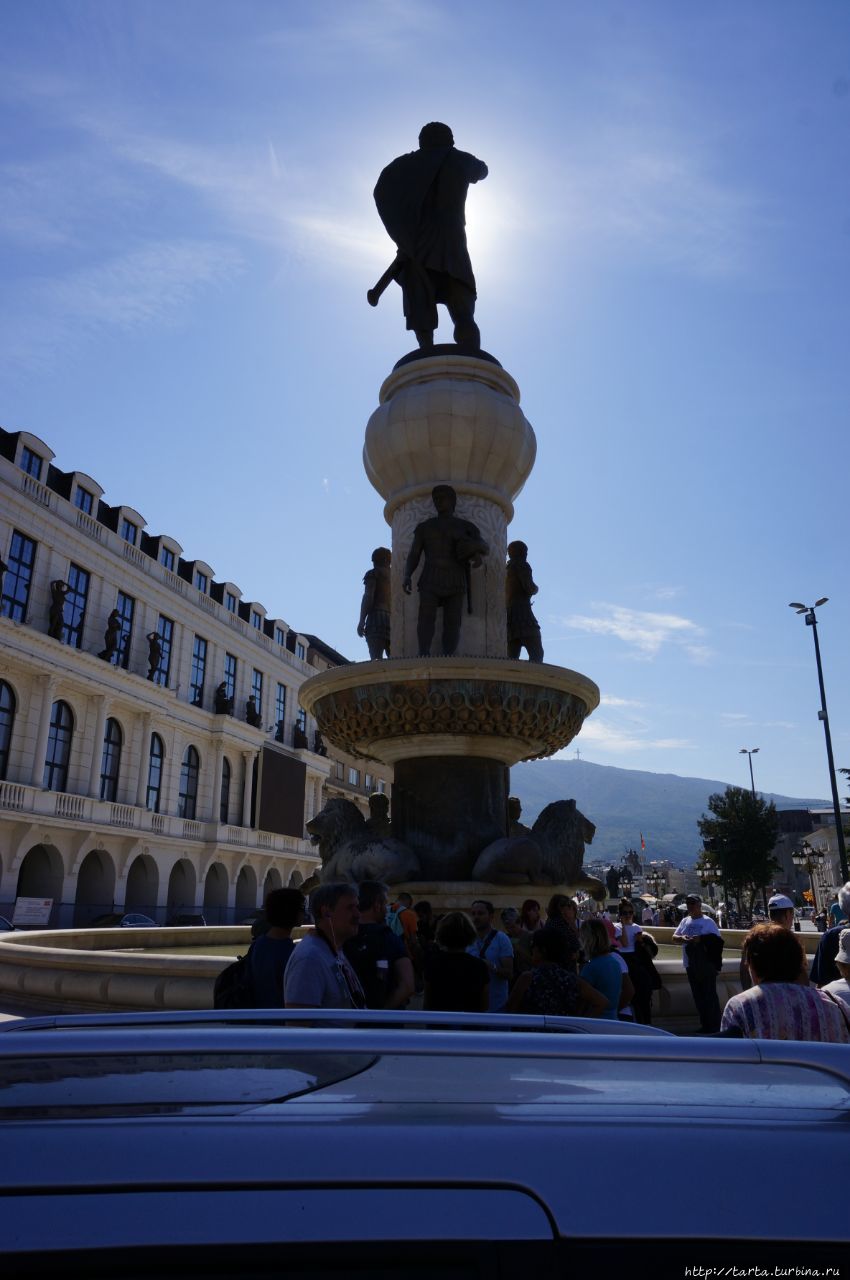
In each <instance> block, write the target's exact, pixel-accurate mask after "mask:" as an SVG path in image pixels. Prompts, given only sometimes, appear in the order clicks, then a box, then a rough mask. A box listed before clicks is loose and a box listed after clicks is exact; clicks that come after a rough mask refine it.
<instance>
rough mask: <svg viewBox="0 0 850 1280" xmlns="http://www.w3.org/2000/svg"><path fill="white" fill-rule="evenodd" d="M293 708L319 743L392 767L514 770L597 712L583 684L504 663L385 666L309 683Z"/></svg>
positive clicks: (562, 673) (593, 690)
mask: <svg viewBox="0 0 850 1280" xmlns="http://www.w3.org/2000/svg"><path fill="white" fill-rule="evenodd" d="M299 700H300V702H301V705H302V706H303V707H305V708H306V710H307V711H308V712H309V714H310V715H312V716H314V717H315V719H316V722H317V723H318V726H319V729H320V731H321V733H322V736H323V737H325V738H326V739H327V740H328V741H329V742H331V743H333V745H334V746H336V747H339V748H340V749H341V750H343V751H347V752H349V753H350V754H352V755H356V756H363V757H365V758H367V759H375V760H380V761H381V762H382V763H383V764H389V765H395V764H397V763H398V762H399V761H403V760H406V759H409V758H411V757H420V756H441V757H446V756H449V757H452V756H455V757H457V756H478V757H483V758H485V759H489V760H494V761H498V762H499V763H500V764H504V765H512V764H517V763H518V762H519V761H520V760H534V759H538V758H540V757H543V756H549V755H552V754H553V753H554V752H555V751H560V750H561V749H562V748H563V747H566V746H567V745H568V744H569V743H570V742H572V740H573V738H574V737H575V736H576V734H577V733H578V732H579V730H580V729H581V726H582V724H583V722H584V720H585V718H586V717H587V716H588V715H590V713H591V712H592V711H594V710H595V709H596V707H597V706H598V705H599V689H598V688H597V686H596V685H595V684H594V683H593V681H592V680H589V679H588V678H587V676H583V675H580V674H579V672H577V671H569V670H567V669H566V668H565V667H556V666H553V665H550V664H548V663H543V662H540V663H532V662H518V661H512V660H510V659H507V658H469V657H452V658H389V659H385V660H384V661H381V662H356V663H351V664H349V665H348V666H345V667H336V668H333V669H332V670H329V671H323V672H322V673H321V674H320V675H316V676H313V677H311V679H309V680H307V681H306V682H305V683H304V684H303V685H302V686H301V689H300V690H299Z"/></svg>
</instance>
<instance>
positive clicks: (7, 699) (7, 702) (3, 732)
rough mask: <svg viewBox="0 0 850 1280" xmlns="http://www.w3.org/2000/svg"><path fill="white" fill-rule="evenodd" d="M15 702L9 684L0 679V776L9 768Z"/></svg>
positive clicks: (3, 776)
mask: <svg viewBox="0 0 850 1280" xmlns="http://www.w3.org/2000/svg"><path fill="white" fill-rule="evenodd" d="M16 709H17V702H16V699H15V694H14V691H13V689H12V686H11V685H10V684H7V683H6V681H5V680H0V778H5V777H6V773H7V771H8V769H9V751H10V750H11V746H12V729H13V727H14V724H15V711H16Z"/></svg>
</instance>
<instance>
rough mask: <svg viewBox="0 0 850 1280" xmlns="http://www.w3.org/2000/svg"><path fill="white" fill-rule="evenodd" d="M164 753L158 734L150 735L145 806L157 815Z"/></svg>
mask: <svg viewBox="0 0 850 1280" xmlns="http://www.w3.org/2000/svg"><path fill="white" fill-rule="evenodd" d="M164 757H165V751H164V750H163V746H162V738H161V737H160V736H159V734H158V733H152V734H151V749H150V755H149V756H148V794H147V799H146V800H145V804H146V805H147V807H148V808H149V809H150V810H151V811H152V812H153V813H159V797H160V793H161V791H162V761H163V758H164Z"/></svg>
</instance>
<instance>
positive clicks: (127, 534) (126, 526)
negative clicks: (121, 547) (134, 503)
mask: <svg viewBox="0 0 850 1280" xmlns="http://www.w3.org/2000/svg"><path fill="white" fill-rule="evenodd" d="M138 536H139V526H138V525H136V524H133V521H132V520H126V519H125V520H122V521H121V537H122V538H123V539H124V541H125V542H129V544H130V546H131V547H134V546H135V545H136V539H137V538H138Z"/></svg>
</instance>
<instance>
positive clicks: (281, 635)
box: [274, 627, 286, 646]
mask: <svg viewBox="0 0 850 1280" xmlns="http://www.w3.org/2000/svg"><path fill="white" fill-rule="evenodd" d="M274 639H275V644H282V645H284V646H285V645H286V632H285V631H284V629H283V627H275V629H274Z"/></svg>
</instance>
